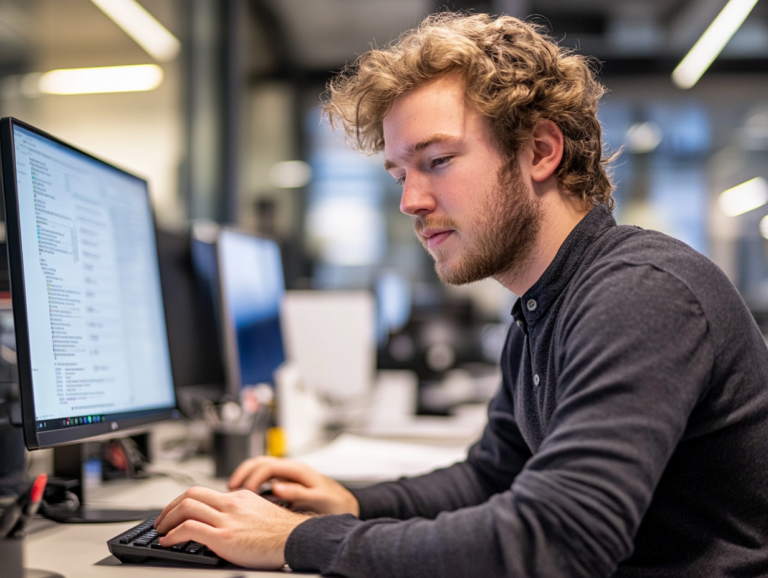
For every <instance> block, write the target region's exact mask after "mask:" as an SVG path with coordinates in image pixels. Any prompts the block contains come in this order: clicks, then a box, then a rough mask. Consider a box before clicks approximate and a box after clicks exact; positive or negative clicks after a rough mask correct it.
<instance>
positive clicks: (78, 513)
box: [43, 442, 160, 524]
mask: <svg viewBox="0 0 768 578" xmlns="http://www.w3.org/2000/svg"><path fill="white" fill-rule="evenodd" d="M93 444H96V442H88V443H82V444H72V445H68V446H61V447H56V448H54V449H53V477H54V479H58V481H59V482H60V483H61V485H62V486H63V487H64V488H65V489H66V490H67V491H69V492H72V493H73V494H75V496H77V499H78V500H79V503H80V507H79V508H78V509H76V510H66V509H63V508H61V509H59V508H50V507H49V508H46V511H45V512H43V515H45V517H47V518H49V519H52V520H54V521H56V522H59V523H61V524H100V523H111V522H132V521H139V520H145V519H147V518H152V517H155V516H157V515H158V514H159V513H160V510H157V509H154V510H122V509H103V508H89V507H88V505H87V504H86V496H85V491H84V489H85V473H84V471H85V470H84V466H85V465H86V463H87V461H88V458H89V456H90V455H91V454H90V452H89V448H91V447H94V445H93ZM53 483H56V482H54V481H53V480H52V484H53Z"/></svg>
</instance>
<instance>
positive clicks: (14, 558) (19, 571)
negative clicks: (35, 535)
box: [0, 538, 24, 578]
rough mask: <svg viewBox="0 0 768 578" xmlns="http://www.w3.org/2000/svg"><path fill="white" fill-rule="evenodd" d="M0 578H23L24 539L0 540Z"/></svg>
mask: <svg viewBox="0 0 768 578" xmlns="http://www.w3.org/2000/svg"><path fill="white" fill-rule="evenodd" d="M0 577H2V578H24V538H0Z"/></svg>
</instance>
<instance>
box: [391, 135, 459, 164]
mask: <svg viewBox="0 0 768 578" xmlns="http://www.w3.org/2000/svg"><path fill="white" fill-rule="evenodd" d="M458 140H459V137H457V136H453V135H449V134H440V133H438V134H433V135H432V136H430V137H429V138H427V139H424V140H423V141H421V142H417V143H416V144H415V145H411V146H409V147H408V149H407V150H406V151H405V154H404V155H403V158H405V159H406V160H407V159H409V158H410V157H412V156H413V155H415V154H416V153H419V152H421V151H423V150H424V149H426V148H428V147H430V146H432V145H433V144H438V143H446V142H450V141H458ZM395 167H397V165H396V164H395V163H393V162H392V161H390V160H389V159H387V160H385V161H384V169H385V170H390V169H394V168H395Z"/></svg>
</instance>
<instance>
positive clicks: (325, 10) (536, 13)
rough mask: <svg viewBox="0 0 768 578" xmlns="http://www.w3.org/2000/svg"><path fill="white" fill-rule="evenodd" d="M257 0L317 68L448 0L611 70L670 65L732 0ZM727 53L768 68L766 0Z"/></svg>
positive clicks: (300, 56)
mask: <svg viewBox="0 0 768 578" xmlns="http://www.w3.org/2000/svg"><path fill="white" fill-rule="evenodd" d="M252 1H253V2H255V3H257V4H262V5H267V6H268V7H269V8H270V9H271V10H272V11H273V13H274V15H275V16H276V21H277V22H278V23H279V24H280V25H281V26H282V27H283V33H284V35H285V36H286V37H287V38H288V39H289V40H290V43H289V45H290V49H291V51H292V57H293V59H294V62H295V63H296V64H297V65H298V66H300V67H301V68H303V69H306V70H310V71H317V72H320V71H322V70H325V71H327V70H329V69H333V68H338V67H339V66H341V65H343V64H344V63H345V62H349V61H351V60H353V59H354V57H355V56H356V55H358V54H360V53H361V52H364V51H365V50H367V48H368V47H369V46H370V45H371V43H374V44H376V45H379V46H381V45H384V44H386V43H388V42H389V41H391V40H392V39H394V38H397V36H398V35H399V34H401V33H402V32H404V31H406V30H408V29H409V28H411V27H413V26H414V25H415V24H416V23H418V22H419V21H420V20H421V19H422V18H423V17H424V16H426V15H427V14H429V13H431V12H435V11H437V10H442V9H446V8H447V9H455V10H472V11H475V12H490V13H492V14H498V13H507V14H511V15H515V16H519V17H524V18H527V19H531V20H534V21H536V22H538V23H540V24H543V25H544V26H546V27H547V28H548V29H549V30H550V33H551V34H552V36H554V37H555V38H556V39H557V40H558V41H559V42H560V43H561V44H562V45H564V46H569V47H572V48H577V49H579V51H580V52H581V53H583V54H588V55H593V56H596V57H597V58H600V59H601V60H603V61H604V62H605V66H607V67H608V69H610V70H613V69H614V68H616V69H620V68H622V67H623V68H625V69H626V70H627V72H632V71H637V72H642V71H647V72H652V71H654V70H658V71H664V72H667V71H668V70H671V68H672V67H673V66H674V64H675V63H676V62H677V61H679V59H680V58H681V57H682V56H683V55H684V54H685V53H686V52H687V51H688V49H690V47H691V46H692V45H693V44H694V43H695V42H696V40H697V39H698V37H699V36H700V35H701V34H702V33H703V31H704V30H705V29H706V28H707V26H708V25H709V24H710V23H711V22H712V20H713V19H714V18H715V16H717V14H718V13H719V12H720V10H722V8H723V7H724V6H725V4H726V0H388V1H387V2H382V1H381V0H252ZM721 58H722V59H723V60H728V61H729V68H730V69H733V68H734V66H735V67H736V68H744V67H745V68H746V69H748V70H765V66H764V64H765V59H766V58H768V4H767V3H766V2H762V3H758V5H757V6H756V7H755V9H754V10H753V12H752V14H751V15H750V17H749V18H748V19H747V21H746V22H745V23H744V25H743V26H742V28H741V29H740V30H739V32H737V34H736V36H734V38H733V39H732V40H731V42H730V44H729V45H728V47H727V48H726V50H725V51H724V52H723V54H722V57H721ZM612 63H616V64H621V66H617V67H612V66H611V64H612ZM667 69H668V70H667Z"/></svg>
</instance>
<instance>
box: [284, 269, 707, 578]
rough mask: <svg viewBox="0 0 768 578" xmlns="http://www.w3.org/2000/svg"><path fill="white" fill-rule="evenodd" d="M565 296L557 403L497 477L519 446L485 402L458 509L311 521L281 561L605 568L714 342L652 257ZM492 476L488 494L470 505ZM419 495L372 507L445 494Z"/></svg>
mask: <svg viewBox="0 0 768 578" xmlns="http://www.w3.org/2000/svg"><path fill="white" fill-rule="evenodd" d="M570 307H571V308H570V309H568V310H565V311H563V312H562V314H563V316H564V317H563V318H564V320H565V322H564V323H563V325H562V330H561V331H560V332H559V334H558V337H557V343H556V352H555V355H557V358H558V360H557V363H558V367H559V379H558V403H557V408H556V410H555V411H554V413H553V415H552V416H551V419H550V421H549V424H548V428H547V432H546V435H545V437H544V439H543V441H542V443H541V444H540V446H539V447H538V448H537V451H536V453H535V455H534V456H532V457H531V458H530V459H529V460H528V461H527V462H526V463H525V465H524V467H522V470H521V471H520V473H519V474H518V475H516V476H512V479H508V478H506V479H505V475H504V474H503V473H500V472H499V470H498V468H491V467H489V465H488V464H504V463H505V460H506V459H507V456H509V459H510V460H511V462H515V461H516V460H518V459H519V456H520V455H522V454H520V453H519V452H518V451H517V450H516V448H515V443H516V441H517V440H519V437H518V434H517V433H514V434H509V433H508V432H507V431H506V430H507V428H509V427H512V425H513V424H514V419H513V418H512V417H510V416H509V415H507V416H503V415H499V414H495V413H494V410H493V408H492V411H491V415H490V423H489V426H488V428H487V429H486V433H485V435H484V437H483V440H482V441H481V442H480V444H479V448H480V450H482V451H483V455H484V456H485V457H484V459H479V460H474V461H473V456H472V454H470V456H469V458H468V461H467V464H468V467H470V468H471V469H472V470H473V471H474V473H473V474H472V475H474V476H477V478H478V479H480V480H485V482H481V487H483V489H481V490H479V493H478V491H477V490H476V491H474V492H470V493H469V494H468V496H469V497H463V498H460V499H456V500H455V501H453V502H451V505H458V506H464V507H460V508H459V509H454V510H453V511H443V512H441V513H439V514H437V515H435V516H434V517H433V518H432V519H427V517H410V518H409V519H406V520H395V519H393V518H375V519H371V520H367V521H364V520H359V519H356V518H354V517H352V516H341V517H339V516H326V517H317V518H313V519H310V520H308V521H306V522H304V523H303V524H301V525H300V526H298V527H297V528H296V529H295V530H294V531H293V533H292V534H291V536H290V538H289V540H288V544H287V546H286V550H285V555H286V560H287V561H288V563H289V565H290V566H291V567H292V568H293V569H294V570H305V571H316V572H317V571H319V572H321V573H322V574H324V575H334V576H347V577H358V576H359V577H366V578H379V577H380V578H384V577H395V576H397V577H401V578H408V577H414V578H415V577H427V576H429V577H435V578H440V577H445V578H459V577H464V576H467V577H468V576H488V577H493V576H516V577H535V576H547V577H551V578H559V577H563V578H564V577H576V578H578V577H584V578H587V577H588V578H599V577H602V576H610V575H611V574H613V573H614V572H615V570H616V568H617V566H618V564H619V563H620V562H621V561H622V560H623V559H626V558H627V557H628V556H629V555H630V553H631V552H632V547H633V537H634V535H635V533H636V531H637V529H638V526H639V524H640V522H641V520H642V518H643V515H644V513H645V511H646V509H647V508H648V506H649V504H650V502H651V499H652V496H653V492H654V488H655V486H656V484H657V483H658V482H659V479H660V477H661V475H662V473H663V471H664V468H665V466H666V464H667V462H668V460H669V458H670V456H671V455H672V453H673V452H674V450H675V447H676V446H677V444H678V442H679V440H680V438H681V436H682V435H683V432H684V431H685V427H686V423H687V419H688V416H689V414H690V413H691V411H692V410H693V408H694V407H695V405H696V404H697V402H698V400H699V399H700V398H701V397H702V396H703V395H704V393H705V384H707V383H708V380H709V375H710V372H711V367H712V362H713V361H712V360H713V358H714V351H713V347H712V344H711V338H710V334H709V330H708V325H707V320H706V318H705V316H704V314H703V313H702V310H701V308H700V306H699V303H698V302H697V300H696V299H695V297H694V296H693V295H692V293H691V292H690V291H689V290H688V288H687V287H686V286H685V285H684V284H683V283H681V282H680V281H678V280H677V279H676V278H674V277H673V276H671V275H669V274H667V273H664V272H663V271H659V270H657V269H654V268H653V267H624V268H621V269H619V270H616V271H608V270H606V271H598V272H596V274H595V275H594V276H593V277H592V278H590V280H589V282H588V283H587V284H585V286H584V288H583V290H581V291H579V292H578V293H577V294H576V295H574V299H573V300H572V303H571V306H570ZM508 377H514V376H508ZM503 397H504V396H503V395H502V396H501V397H497V400H496V404H497V407H498V405H499V404H500V401H499V399H503ZM504 409H509V408H504ZM483 444H486V445H485V447H483ZM466 468H467V466H460V467H459V468H453V469H452V468H449V470H448V473H447V474H441V475H448V476H451V477H452V476H458V472H459V471H462V472H463V473H462V475H465V474H466V472H467V470H466ZM514 470H515V466H509V469H508V470H506V471H508V472H513V471H514ZM489 472H490V473H489ZM466 479H467V480H470V479H471V476H468V477H467V478H466ZM489 480H492V481H489ZM503 483H506V484H509V485H507V486H506V488H504V489H501V488H500V486H501V485H502V484H503ZM483 484H485V485H483ZM494 484H495V487H496V488H498V489H499V491H498V492H497V493H493V494H492V495H491V496H490V498H489V499H487V500H485V501H482V502H481V503H477V502H478V500H479V499H480V498H481V497H482V496H483V495H485V494H487V493H488V492H489V491H491V490H492V489H493V488H494ZM444 491H445V486H444V485H442V484H441V485H440V486H439V487H436V489H435V493H436V494H440V493H442V492H444ZM417 493H418V494H426V493H428V489H427V488H426V487H425V488H422V489H420V490H419V491H418V492H417ZM449 493H450V492H449ZM454 495H457V493H456V492H455V491H454ZM426 500H427V501H428V502H430V505H429V507H426V508H425V507H423V506H422V505H418V504H417V505H415V506H412V507H411V506H409V507H407V508H403V509H399V508H398V507H392V506H391V505H388V506H384V507H382V508H381V509H380V510H379V511H376V512H374V513H376V514H378V513H384V512H387V511H389V512H390V515H399V514H406V516H405V517H408V516H410V515H411V514H417V515H418V514H427V515H428V517H429V516H431V515H433V514H435V510H436V509H437V507H439V506H442V505H445V504H447V503H448V502H447V501H446V502H444V500H445V498H444V497H442V496H435V497H434V498H429V499H426ZM397 501H398V500H397V499H394V502H397ZM473 502H475V503H473ZM377 510H378V506H377Z"/></svg>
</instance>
